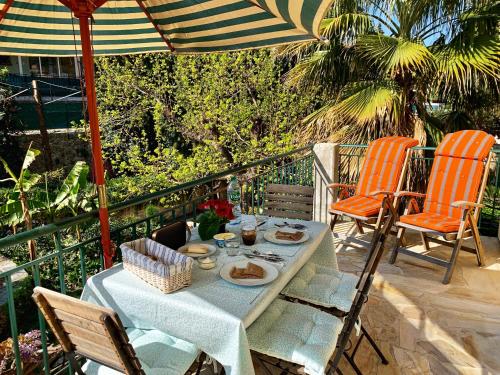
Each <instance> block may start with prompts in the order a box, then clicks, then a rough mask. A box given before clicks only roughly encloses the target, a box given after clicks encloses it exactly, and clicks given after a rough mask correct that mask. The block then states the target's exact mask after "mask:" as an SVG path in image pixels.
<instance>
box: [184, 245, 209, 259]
mask: <svg viewBox="0 0 500 375" xmlns="http://www.w3.org/2000/svg"><path fill="white" fill-rule="evenodd" d="M193 244H194V243H188V244H186V245H184V246H181V247H179V248H178V249H177V251H178V252H179V253H181V254H183V255H185V256H187V257H191V258H205V257H208V256H210V255H212V254H214V253H215V252H216V251H217V248H216V247H215V246H214V245H209V244H206V243H201V244H200V245H203V246H206V247H207V248H208V253H206V254H195V253H184V252H183V250H184V249H186V248H187V247H188V246H189V245H193Z"/></svg>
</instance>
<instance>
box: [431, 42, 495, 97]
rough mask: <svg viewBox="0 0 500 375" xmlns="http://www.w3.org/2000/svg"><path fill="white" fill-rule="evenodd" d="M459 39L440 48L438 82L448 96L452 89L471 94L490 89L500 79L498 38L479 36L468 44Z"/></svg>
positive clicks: (437, 58) (436, 51)
mask: <svg viewBox="0 0 500 375" xmlns="http://www.w3.org/2000/svg"><path fill="white" fill-rule="evenodd" d="M461 39H462V38H459V37H457V38H455V40H453V41H452V42H451V43H449V44H447V45H445V46H441V47H437V48H436V49H435V52H434V56H435V58H436V61H437V70H438V76H437V82H438V83H439V84H441V85H443V89H444V91H445V93H446V92H447V91H449V90H450V88H452V87H456V88H458V90H459V92H461V93H469V92H471V90H472V89H473V88H474V87H478V86H480V85H487V84H488V81H489V78H492V79H493V80H494V81H498V80H499V79H500V42H499V41H498V39H497V37H495V36H484V35H482V36H476V37H472V38H469V40H468V41H467V43H464V42H463V40H461Z"/></svg>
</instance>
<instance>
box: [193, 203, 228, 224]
mask: <svg viewBox="0 0 500 375" xmlns="http://www.w3.org/2000/svg"><path fill="white" fill-rule="evenodd" d="M233 206H234V205H233V204H231V203H229V202H228V201H226V200H224V199H209V200H208V201H205V202H203V203H200V204H199V205H198V207H197V208H198V210H199V211H204V210H211V209H212V210H214V211H215V213H216V214H217V216H219V217H223V218H225V219H227V220H233V219H234V215H233Z"/></svg>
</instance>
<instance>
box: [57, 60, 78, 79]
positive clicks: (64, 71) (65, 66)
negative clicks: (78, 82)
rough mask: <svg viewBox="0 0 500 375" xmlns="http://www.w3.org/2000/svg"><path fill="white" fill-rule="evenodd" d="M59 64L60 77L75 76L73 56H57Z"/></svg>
mask: <svg viewBox="0 0 500 375" xmlns="http://www.w3.org/2000/svg"><path fill="white" fill-rule="evenodd" d="M59 66H60V68H61V77H75V76H76V72H75V58H74V57H59Z"/></svg>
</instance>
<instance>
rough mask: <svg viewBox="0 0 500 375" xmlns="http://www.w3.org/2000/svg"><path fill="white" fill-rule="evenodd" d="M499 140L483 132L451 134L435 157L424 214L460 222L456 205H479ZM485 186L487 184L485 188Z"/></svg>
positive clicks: (447, 136)
mask: <svg viewBox="0 0 500 375" xmlns="http://www.w3.org/2000/svg"><path fill="white" fill-rule="evenodd" d="M494 144H495V138H494V137H493V136H491V135H489V134H488V133H485V132H483V131H480V130H462V131H459V132H456V133H450V134H447V135H446V136H445V137H444V139H443V141H442V142H441V144H440V145H439V146H438V147H437V149H436V151H435V153H434V156H435V157H434V163H433V164H432V169H431V174H430V177H429V183H428V185H427V195H426V198H425V201H424V209H423V211H424V212H429V213H435V214H440V215H444V216H448V217H453V218H457V219H458V218H460V217H461V214H462V210H461V209H460V208H455V207H452V205H451V204H452V203H453V202H456V201H469V202H476V201H477V199H478V198H481V195H480V194H478V193H479V190H480V187H481V183H482V180H484V178H486V175H484V172H485V160H486V159H487V158H488V155H489V153H490V151H491V149H492V147H493V145H494ZM483 185H484V184H483Z"/></svg>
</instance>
